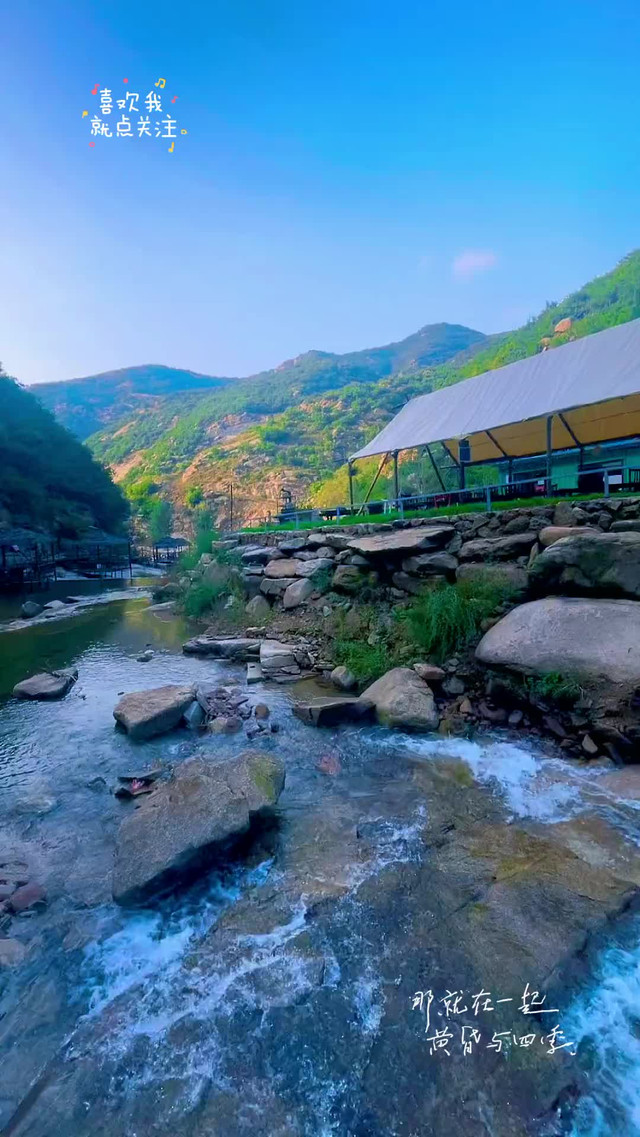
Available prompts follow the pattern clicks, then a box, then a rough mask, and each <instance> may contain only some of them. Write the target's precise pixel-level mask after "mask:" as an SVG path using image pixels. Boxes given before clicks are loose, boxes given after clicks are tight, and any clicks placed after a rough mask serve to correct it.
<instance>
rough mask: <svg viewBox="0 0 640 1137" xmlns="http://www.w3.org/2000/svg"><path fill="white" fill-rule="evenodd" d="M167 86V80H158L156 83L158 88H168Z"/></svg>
mask: <svg viewBox="0 0 640 1137" xmlns="http://www.w3.org/2000/svg"><path fill="white" fill-rule="evenodd" d="M166 85H167V80H166V79H158V80H157V82H156V83H155V86H156V87H166Z"/></svg>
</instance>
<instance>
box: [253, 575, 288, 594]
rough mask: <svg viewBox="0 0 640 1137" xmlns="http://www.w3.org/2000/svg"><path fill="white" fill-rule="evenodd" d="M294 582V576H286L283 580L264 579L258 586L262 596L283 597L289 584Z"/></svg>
mask: <svg viewBox="0 0 640 1137" xmlns="http://www.w3.org/2000/svg"><path fill="white" fill-rule="evenodd" d="M295 580H296V577H295V576H286V577H284V578H283V580H267V579H266V578H265V579H264V580H263V581H262V584H261V585H260V591H261V592H262V593H263V595H264V596H284V594H285V592H286V591H287V589H288V587H289V585H290V584H293V583H294V581H295Z"/></svg>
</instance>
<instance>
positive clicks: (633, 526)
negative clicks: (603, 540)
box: [611, 520, 640, 533]
mask: <svg viewBox="0 0 640 1137" xmlns="http://www.w3.org/2000/svg"><path fill="white" fill-rule="evenodd" d="M611 532H612V533H640V521H632V520H629V521H614V522H613V524H612V526H611Z"/></svg>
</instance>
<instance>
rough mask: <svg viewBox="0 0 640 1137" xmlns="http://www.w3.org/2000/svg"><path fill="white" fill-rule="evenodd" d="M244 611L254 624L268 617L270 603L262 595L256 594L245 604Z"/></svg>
mask: <svg viewBox="0 0 640 1137" xmlns="http://www.w3.org/2000/svg"><path fill="white" fill-rule="evenodd" d="M244 610H245V612H246V614H247V616H250V617H251V619H252V620H255V621H256V624H261V623H262V621H263V620H266V619H268V617H269V616H270V615H271V605H270V604H269V601H268V600H266V599H265V597H264V596H261V595H260V594H258V595H257V596H254V597H253V598H252V599H251V600H250V601H249V603H248V604H246V605H245V609H244Z"/></svg>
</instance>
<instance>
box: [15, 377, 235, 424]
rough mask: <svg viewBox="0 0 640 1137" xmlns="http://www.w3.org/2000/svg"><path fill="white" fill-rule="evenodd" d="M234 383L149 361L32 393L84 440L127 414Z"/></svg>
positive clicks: (40, 387) (46, 385)
mask: <svg viewBox="0 0 640 1137" xmlns="http://www.w3.org/2000/svg"><path fill="white" fill-rule="evenodd" d="M230 382H233V380H231V379H216V378H213V377H212V376H210V375H198V373H197V372H196V371H179V370H178V369H177V368H175V367H163V366H162V365H161V364H158V363H148V364H144V365H143V366H142V367H124V368H122V369H121V370H120V371H103V372H102V374H100V375H88V376H87V377H86V378H84V379H69V380H67V381H66V382H63V383H38V384H37V385H36V386H35V387H34V389H33V393H34V394H35V395H37V397H38V398H39V399H40V402H41V403H43V405H44V406H45V407H47V409H48V410H50V411H52V412H53V414H54V415H55V416H56V418H57V419H58V422H61V423H62V425H63V426H66V428H67V430H72V431H73V433H74V434H77V436H78V438H82V439H85V438H88V437H89V435H90V434H95V432H96V431H97V430H100V429H101V428H102V427H105V426H108V425H109V424H111V423H114V422H118V421H120V420H121V419H122V418H124V416H125V415H128V414H137V412H138V411H139V410H152V409H153V408H154V407H155V406H156V405H158V403H159V402H161V400H162V399H164V398H166V397H167V396H170V395H175V394H176V392H178V391H203V390H206V391H210V390H211V389H212V388H215V387H221V386H224V384H225V383H230Z"/></svg>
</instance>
